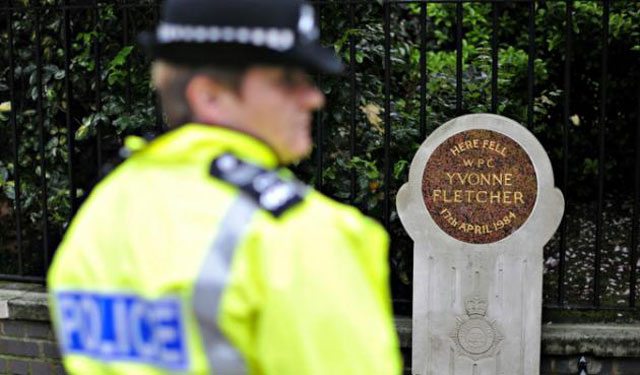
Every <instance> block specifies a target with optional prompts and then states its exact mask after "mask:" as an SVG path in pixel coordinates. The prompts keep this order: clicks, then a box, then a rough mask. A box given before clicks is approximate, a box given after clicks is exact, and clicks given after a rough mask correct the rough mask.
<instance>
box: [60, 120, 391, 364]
mask: <svg viewBox="0 0 640 375" xmlns="http://www.w3.org/2000/svg"><path fill="white" fill-rule="evenodd" d="M277 164H278V161H277V158H276V156H275V155H274V153H273V152H272V151H271V150H270V149H269V148H268V147H267V146H265V145H264V144H262V143H261V142H259V141H257V140H255V139H254V138H251V137H249V136H247V135H244V134H241V133H238V132H234V131H231V130H228V129H224V128H218V127H212V126H204V125H197V124H190V125H185V126H183V127H181V128H178V129H176V130H174V131H172V132H170V133H168V134H166V135H164V136H163V137H160V138H158V139H157V140H155V141H154V142H152V143H150V144H149V145H146V146H145V147H143V148H142V149H141V150H139V151H137V152H135V153H134V154H133V156H131V157H130V158H129V159H128V160H127V161H126V162H125V163H123V164H122V165H121V166H120V167H119V168H117V169H116V170H115V171H114V172H113V173H112V174H111V175H109V176H108V177H107V178H106V179H105V180H104V181H103V182H102V183H101V184H99V185H98V186H97V187H96V189H95V190H94V192H93V193H92V195H91V196H90V198H89V199H88V200H87V202H86V203H85V204H84V205H83V207H82V208H81V210H80V211H79V212H78V215H77V216H76V218H75V220H74V221H73V223H72V224H71V226H70V228H69V230H68V232H67V234H66V237H65V238H64V241H63V243H62V244H61V246H60V248H59V249H58V251H57V253H56V255H55V259H54V262H53V264H52V266H51V268H50V271H49V275H48V284H49V290H50V296H51V298H50V299H51V307H52V308H51V311H52V321H53V322H54V326H55V330H56V334H57V337H58V340H59V343H60V345H61V350H62V353H63V356H64V365H65V367H66V369H67V371H68V372H69V373H70V374H71V375H103V374H117V375H137V374H141V375H158V374H220V375H236V374H238V375H239V374H272V375H307V374H309V375H311V374H322V375H350V374H354V375H355V374H366V375H374V374H380V375H395V374H399V373H400V372H401V360H400V354H399V349H398V342H397V338H396V335H395V331H394V328H393V321H392V312H391V304H390V293H389V287H388V267H387V248H388V237H387V234H386V232H385V231H384V230H383V229H382V228H381V227H380V226H379V225H378V224H376V223H375V222H374V221H372V220H370V219H368V218H366V217H364V216H362V215H361V214H360V213H359V212H358V211H357V210H355V209H354V208H351V207H348V206H345V205H342V204H338V203H336V202H334V201H332V200H330V199H328V198H326V197H324V196H322V195H321V194H319V193H317V192H315V191H313V190H312V189H309V188H307V187H305V186H303V185H302V184H300V183H299V182H296V180H295V179H293V178H292V177H291V175H290V173H288V172H286V171H285V170H282V169H280V168H278V166H277Z"/></svg>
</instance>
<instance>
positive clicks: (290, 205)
mask: <svg viewBox="0 0 640 375" xmlns="http://www.w3.org/2000/svg"><path fill="white" fill-rule="evenodd" d="M209 174H210V175H211V176H212V177H213V178H215V179H217V180H219V181H221V182H223V183H226V184H229V185H232V186H234V187H236V188H237V189H239V190H240V191H241V192H242V194H244V196H245V197H247V198H248V199H250V200H252V201H253V202H254V203H255V204H256V205H257V206H258V207H259V208H261V209H262V210H263V211H265V212H267V213H268V214H270V215H271V216H273V217H274V218H279V217H281V216H283V215H284V214H285V213H288V212H289V211H291V210H292V209H294V208H295V207H298V206H300V205H301V204H302V203H303V202H304V201H305V199H306V196H307V194H308V192H309V189H308V188H307V187H306V186H305V185H304V184H302V183H301V182H300V181H298V180H296V179H295V178H293V176H291V175H288V173H286V171H284V173H283V171H281V170H274V169H268V168H264V167H262V166H259V165H257V164H255V163H252V162H251V161H247V160H244V159H242V158H239V157H238V156H236V155H234V154H232V153H223V154H222V155H219V156H217V157H216V158H214V159H213V161H212V162H211V166H210V168H209Z"/></svg>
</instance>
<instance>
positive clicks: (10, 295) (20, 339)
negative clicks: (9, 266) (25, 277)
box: [0, 283, 65, 375]
mask: <svg viewBox="0 0 640 375" xmlns="http://www.w3.org/2000/svg"><path fill="white" fill-rule="evenodd" d="M64 373H65V372H64V369H63V367H62V364H61V363H60V354H59V352H58V348H57V345H56V343H55V339H54V336H53V332H52V330H51V325H50V323H49V313H48V309H47V297H46V294H45V293H44V288H43V287H42V286H40V285H25V284H14V283H0V374H12V375H13V374H15V375H61V374H64Z"/></svg>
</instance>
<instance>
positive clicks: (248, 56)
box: [138, 0, 343, 73]
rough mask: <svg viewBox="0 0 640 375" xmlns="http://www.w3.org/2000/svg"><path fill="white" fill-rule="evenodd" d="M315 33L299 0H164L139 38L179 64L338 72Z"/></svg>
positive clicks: (152, 50)
mask: <svg viewBox="0 0 640 375" xmlns="http://www.w3.org/2000/svg"><path fill="white" fill-rule="evenodd" d="M319 34H320V32H319V29H318V25H317V22H316V16H315V12H314V9H313V7H312V6H311V5H310V4H308V3H306V2H304V1H302V0H166V2H165V3H164V6H163V11H162V17H161V19H160V24H159V25H158V27H157V29H156V30H155V32H144V33H142V34H140V36H139V38H138V40H139V42H140V44H142V46H143V47H145V49H146V50H147V51H148V53H149V55H150V56H151V57H152V58H154V59H161V60H165V61H168V62H171V63H175V64H178V65H187V66H202V65H213V66H231V67H247V66H249V65H256V64H266V65H278V66H298V67H302V68H305V69H307V70H309V71H313V72H324V73H339V72H341V71H342V68H343V66H342V63H341V61H340V59H339V58H338V57H336V56H335V54H334V53H333V51H331V50H330V49H327V48H323V47H322V46H320V44H319V41H318V38H319Z"/></svg>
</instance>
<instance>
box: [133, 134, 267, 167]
mask: <svg viewBox="0 0 640 375" xmlns="http://www.w3.org/2000/svg"><path fill="white" fill-rule="evenodd" d="M223 152H230V153H232V154H234V155H236V156H237V157H238V158H240V159H243V160H245V161H250V162H253V163H255V164H258V165H261V166H263V167H266V168H270V169H271V168H276V167H277V166H278V165H279V161H278V157H277V155H276V153H275V152H274V150H273V149H272V148H271V147H270V146H268V145H267V144H266V143H265V142H264V141H262V140H259V139H257V138H256V137H254V136H252V135H249V134H247V133H243V132H240V131H238V130H234V129H230V128H225V127H222V126H216V125H205V124H198V123H190V124H186V125H182V126H181V127H179V128H177V129H175V130H172V131H170V132H168V133H166V134H164V135H163V136H161V137H159V138H157V139H156V140H154V141H153V142H151V143H150V144H149V146H148V147H147V148H146V149H145V150H144V152H143V153H144V154H146V155H147V156H149V157H152V158H154V159H156V158H161V159H167V160H171V161H174V162H176V161H185V162H197V161H210V160H211V159H212V158H214V157H215V156H216V155H218V154H220V153H223Z"/></svg>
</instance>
